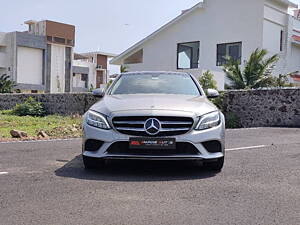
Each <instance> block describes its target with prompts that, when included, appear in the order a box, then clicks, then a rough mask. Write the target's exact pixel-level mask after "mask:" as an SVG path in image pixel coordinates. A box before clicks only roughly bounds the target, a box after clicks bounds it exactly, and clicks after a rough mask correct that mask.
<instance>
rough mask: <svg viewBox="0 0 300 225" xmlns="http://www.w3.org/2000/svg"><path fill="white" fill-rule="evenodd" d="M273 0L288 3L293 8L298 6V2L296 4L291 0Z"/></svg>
mask: <svg viewBox="0 0 300 225" xmlns="http://www.w3.org/2000/svg"><path fill="white" fill-rule="evenodd" d="M273 1H275V2H279V3H281V4H285V5H288V7H291V8H298V5H297V4H295V3H293V2H291V1H289V0H273Z"/></svg>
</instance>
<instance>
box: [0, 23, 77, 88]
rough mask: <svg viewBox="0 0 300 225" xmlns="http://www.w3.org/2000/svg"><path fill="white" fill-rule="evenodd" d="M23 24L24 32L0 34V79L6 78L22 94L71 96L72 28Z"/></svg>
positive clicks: (48, 24)
mask: <svg viewBox="0 0 300 225" xmlns="http://www.w3.org/2000/svg"><path fill="white" fill-rule="evenodd" d="M25 23H26V24H27V25H28V31H25V32H9V33H0V75H2V74H7V75H9V76H10V78H11V80H13V81H15V82H16V83H17V87H16V88H17V89H20V90H21V91H22V92H32V93H36V92H50V93H61V92H71V91H72V85H71V83H72V58H73V47H74V44H75V26H73V25H68V24H63V23H58V22H54V21H49V20H45V21H39V22H37V21H33V20H30V21H26V22H25Z"/></svg>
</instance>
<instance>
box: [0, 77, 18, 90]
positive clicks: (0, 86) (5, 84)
mask: <svg viewBox="0 0 300 225" xmlns="http://www.w3.org/2000/svg"><path fill="white" fill-rule="evenodd" d="M15 86H16V83H15V82H14V81H11V80H10V79H9V76H8V75H6V74H3V75H2V76H0V93H12V92H13V89H14V87H15Z"/></svg>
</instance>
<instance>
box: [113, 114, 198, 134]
mask: <svg viewBox="0 0 300 225" xmlns="http://www.w3.org/2000/svg"><path fill="white" fill-rule="evenodd" d="M150 118H155V119H158V120H159V121H160V123H161V129H160V132H159V133H158V134H157V135H153V136H154V137H155V136H160V137H162V136H175V135H182V134H185V133H187V132H189V131H190V130H191V128H192V126H193V124H194V120H193V118H190V117H169V116H157V117H150V116H132V117H115V118H113V120H112V122H113V125H114V127H115V129H116V130H117V131H119V132H120V133H123V134H127V135H132V136H152V135H149V134H148V133H146V131H145V129H144V125H145V122H146V121H147V120H148V119H150Z"/></svg>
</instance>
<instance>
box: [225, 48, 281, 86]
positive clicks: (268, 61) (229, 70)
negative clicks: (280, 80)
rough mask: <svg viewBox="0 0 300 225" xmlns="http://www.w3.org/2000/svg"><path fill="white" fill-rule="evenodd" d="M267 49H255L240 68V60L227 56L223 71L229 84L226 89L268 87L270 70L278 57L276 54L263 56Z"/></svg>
mask: <svg viewBox="0 0 300 225" xmlns="http://www.w3.org/2000/svg"><path fill="white" fill-rule="evenodd" d="M267 54H268V51H267V50H265V49H256V50H255V51H254V52H253V53H252V54H251V56H250V58H249V60H247V61H246V62H245V66H244V68H243V69H242V68H241V66H240V62H239V61H236V60H233V59H232V58H230V57H227V62H226V64H225V65H224V68H223V71H224V72H225V74H226V77H227V79H228V80H229V84H227V85H226V88H228V89H256V88H262V87H268V86H270V85H271V84H272V83H273V80H272V76H271V75H272V71H273V69H274V66H275V63H276V62H277V61H278V59H279V57H278V55H277V54H275V55H273V56H271V57H268V58H265V57H266V56H267Z"/></svg>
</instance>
